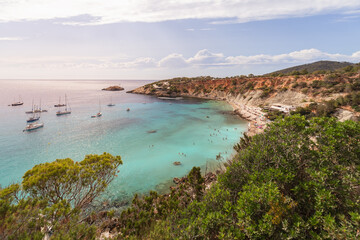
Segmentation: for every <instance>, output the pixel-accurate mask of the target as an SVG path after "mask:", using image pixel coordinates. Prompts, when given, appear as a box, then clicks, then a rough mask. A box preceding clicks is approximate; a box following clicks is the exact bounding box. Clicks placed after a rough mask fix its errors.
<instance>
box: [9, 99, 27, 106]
mask: <svg viewBox="0 0 360 240" xmlns="http://www.w3.org/2000/svg"><path fill="white" fill-rule="evenodd" d="M23 104H24V102H23V101H22V100H21V97H19V101H18V102H15V99H14V102H13V103H12V104H11V106H21V105H23Z"/></svg>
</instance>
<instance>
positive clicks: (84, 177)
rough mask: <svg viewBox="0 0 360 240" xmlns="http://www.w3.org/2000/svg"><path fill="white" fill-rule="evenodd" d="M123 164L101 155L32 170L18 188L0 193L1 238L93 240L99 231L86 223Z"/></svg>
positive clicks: (106, 155) (115, 157)
mask: <svg viewBox="0 0 360 240" xmlns="http://www.w3.org/2000/svg"><path fill="white" fill-rule="evenodd" d="M121 164H122V161H121V158H120V156H112V155H111V154H109V153H103V154H101V155H87V156H85V158H84V160H82V161H80V162H74V161H73V160H72V159H70V158H66V159H58V160H56V161H54V162H51V163H43V164H39V165H36V166H34V167H33V168H32V169H30V170H29V171H27V172H26V173H25V175H24V176H23V181H22V183H21V184H12V185H10V186H8V187H6V188H3V189H0V238H1V239H42V238H43V237H44V236H45V235H48V236H51V239H93V238H94V237H95V235H96V229H97V228H96V226H95V225H91V224H89V223H88V222H86V221H84V219H86V217H87V216H88V215H89V214H91V212H90V211H89V210H90V205H91V204H92V203H93V201H94V200H95V199H96V198H97V197H98V196H99V195H100V194H101V193H103V192H104V191H105V189H106V187H107V185H108V184H109V183H110V182H111V181H112V180H113V179H114V178H115V176H116V174H117V173H118V167H119V166H120V165H121Z"/></svg>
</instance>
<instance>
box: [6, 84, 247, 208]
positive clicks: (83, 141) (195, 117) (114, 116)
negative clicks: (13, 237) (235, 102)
mask: <svg viewBox="0 0 360 240" xmlns="http://www.w3.org/2000/svg"><path fill="white" fill-rule="evenodd" d="M151 82H153V81H135V80H111V81H110V80H0V86H1V87H0V185H1V186H2V187H6V186H7V185H9V184H12V183H19V182H21V181H22V176H23V175H24V173H25V172H26V171H27V170H29V169H31V168H32V167H34V166H35V165H36V164H40V163H44V162H51V161H54V160H56V159H63V158H71V159H73V160H74V161H81V160H82V159H84V156H85V155H87V154H101V153H103V152H108V153H111V154H112V155H120V156H121V158H122V161H123V165H121V166H120V167H119V171H120V172H119V174H118V176H117V177H116V178H115V179H114V181H113V182H112V183H111V184H110V186H108V188H107V191H106V192H105V193H104V195H103V197H105V198H106V199H109V200H112V201H125V200H126V199H130V198H132V196H133V195H134V194H135V193H137V194H140V195H141V194H146V193H147V192H149V191H150V190H155V191H159V192H161V193H162V192H166V191H167V190H168V189H169V186H170V185H171V184H172V179H173V178H174V177H182V176H184V175H186V174H187V173H188V172H189V171H190V170H191V169H192V167H194V166H199V167H201V169H202V171H203V173H205V172H208V171H212V170H214V169H216V168H218V167H219V166H220V165H221V162H222V161H226V160H228V159H229V158H231V156H232V155H233V154H234V150H233V145H234V144H235V143H237V142H238V141H239V139H240V137H241V136H242V134H243V132H244V131H245V130H246V127H247V122H246V121H244V120H242V119H240V118H239V117H238V116H236V115H234V114H232V108H231V106H230V105H228V104H227V103H225V102H222V101H213V100H203V99H196V98H183V99H177V100H170V99H159V98H157V97H155V96H147V95H139V94H130V93H126V91H128V90H132V89H134V88H136V87H139V86H142V85H145V84H148V83H151ZM112 85H120V86H122V87H124V88H125V90H124V91H120V92H111V91H102V90H101V89H102V88H105V87H108V86H112ZM65 95H66V96H67V102H68V105H69V107H71V111H72V112H71V114H68V115H63V116H56V111H58V110H59V108H56V107H54V104H57V103H59V101H60V102H62V103H63V102H64V101H65ZM60 98H61V99H60ZM19 99H20V100H21V101H23V102H24V105H22V106H16V107H15V106H14V107H13V106H8V105H9V104H11V103H13V102H14V101H15V102H16V101H18V100H19ZM110 102H112V103H113V104H115V106H112V107H109V106H107V104H109V103H110ZM33 103H34V105H40V104H41V108H42V109H45V110H47V112H44V113H41V117H40V121H39V122H41V123H44V127H43V128H40V129H37V130H33V131H31V132H23V129H24V128H25V126H26V124H27V123H26V119H27V118H29V117H30V116H31V114H30V115H29V114H25V111H29V110H31V109H32V104H33ZM127 109H129V111H127ZM99 111H101V112H102V116H101V117H97V118H91V116H92V115H95V114H96V113H97V112H99ZM175 161H179V162H181V165H178V166H176V165H174V164H173V163H174V162H175Z"/></svg>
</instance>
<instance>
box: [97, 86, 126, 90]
mask: <svg viewBox="0 0 360 240" xmlns="http://www.w3.org/2000/svg"><path fill="white" fill-rule="evenodd" d="M101 90H103V91H122V90H124V88H123V87H120V86H110V87H107V88H103V89H101Z"/></svg>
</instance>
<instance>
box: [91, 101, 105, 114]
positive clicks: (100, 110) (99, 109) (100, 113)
mask: <svg viewBox="0 0 360 240" xmlns="http://www.w3.org/2000/svg"><path fill="white" fill-rule="evenodd" d="M101 116H102V113H101V105H100V100H99V112H98V113H97V114H96V115H92V116H91V117H92V118H96V117H101Z"/></svg>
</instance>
